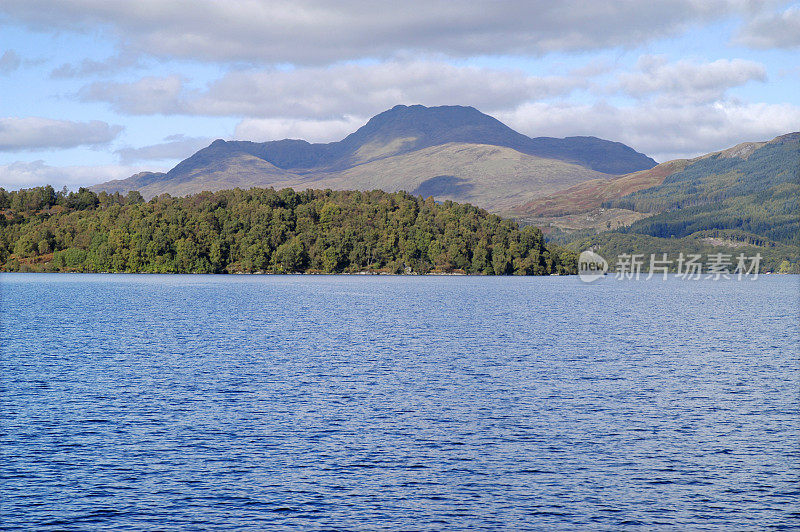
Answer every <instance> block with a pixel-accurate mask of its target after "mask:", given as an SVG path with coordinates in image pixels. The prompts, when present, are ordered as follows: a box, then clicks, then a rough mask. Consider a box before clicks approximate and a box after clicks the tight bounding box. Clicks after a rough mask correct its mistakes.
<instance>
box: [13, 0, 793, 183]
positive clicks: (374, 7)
mask: <svg viewBox="0 0 800 532" xmlns="http://www.w3.org/2000/svg"><path fill="white" fill-rule="evenodd" d="M0 26H1V27H2V32H0V186H3V187H5V188H7V189H15V188H20V187H27V186H36V185H40V184H44V183H51V184H53V185H55V186H57V187H59V188H60V186H63V185H66V186H68V187H70V188H76V187H78V186H81V185H89V184H94V183H98V182H102V181H107V180H109V179H118V178H124V177H127V176H129V175H131V174H133V173H135V172H138V171H142V170H166V169H169V168H170V167H172V166H174V165H175V164H176V163H177V162H178V161H179V160H181V159H183V158H185V157H187V156H189V155H191V153H193V152H194V151H196V150H197V149H199V148H200V147H202V146H205V145H207V144H208V143H209V142H210V141H211V140H213V139H215V138H226V139H243V140H255V141H266V140H275V139H281V138H287V137H288V138H305V139H307V140H310V141H320V142H327V141H332V140H338V139H340V138H342V137H344V136H345V135H346V134H347V133H349V132H352V131H353V130H355V129H356V128H358V127H359V126H360V125H363V123H364V122H366V120H368V119H369V117H371V116H373V115H374V114H377V113H378V112H381V111H383V110H385V109H388V108H390V107H392V106H393V105H395V104H398V103H404V104H414V103H422V104H425V105H443V104H459V105H472V106H475V107H477V108H478V109H480V110H481V111H484V112H486V113H488V114H491V115H493V116H495V117H497V118H499V119H500V120H502V121H504V122H505V123H507V124H508V125H510V126H511V127H513V128H515V129H517V130H518V131H520V132H522V133H525V134H527V135H531V136H558V137H563V136H569V135H594V136H598V137H601V138H607V139H610V140H617V141H621V142H624V143H626V144H628V145H630V146H632V147H633V148H635V149H637V150H639V151H642V152H644V153H647V154H648V155H650V156H652V157H654V158H655V159H656V160H658V161H665V160H669V159H673V158H678V157H691V156H695V155H699V154H702V153H707V152H710V151H714V150H719V149H724V148H727V147H730V146H732V145H734V144H737V143H739V142H745V141H757V140H767V139H769V138H772V137H774V136H776V135H779V134H783V133H788V132H790V131H797V130H800V96H799V95H798V94H800V91H798V90H797V87H798V86H800V61H798V60H797V57H798V53H797V52H798V49H799V48H800V4H798V3H797V2H794V3H792V2H771V1H764V2H758V1H744V0H739V1H734V0H731V1H722V0H707V1H702V2H701V1H691V0H665V1H656V2H648V3H644V2H633V1H620V2H607V3H598V2H583V1H566V2H559V3H553V2H539V1H525V2H517V1H511V0H499V1H487V2H478V1H473V2H463V3H453V2H443V1H436V0H428V1H425V2H414V1H408V2H404V3H402V4H400V3H397V2H382V1H372V2H350V1H343V2H336V3H331V2H327V3H326V2H320V1H310V0H296V1H293V2H280V1H275V2H271V1H270V2H267V1H256V0H242V1H228V2H218V1H215V0H192V1H190V0H139V1H137V2H107V1H105V0H72V1H58V0H48V1H45V0H24V1H23V0H5V1H4V2H3V3H2V5H0Z"/></svg>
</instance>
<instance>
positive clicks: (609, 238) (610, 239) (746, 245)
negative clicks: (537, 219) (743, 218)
mask: <svg viewBox="0 0 800 532" xmlns="http://www.w3.org/2000/svg"><path fill="white" fill-rule="evenodd" d="M568 247H569V248H570V249H572V250H573V251H576V252H580V251H583V250H585V249H589V248H593V249H594V250H595V251H596V252H597V253H599V254H600V255H601V256H602V257H604V258H605V259H606V260H607V261H608V262H609V265H610V266H611V267H612V268H613V267H614V262H615V260H616V258H617V257H620V256H622V255H626V254H628V255H629V254H634V253H635V254H640V255H642V256H643V258H644V267H643V270H642V271H649V261H650V256H651V255H655V257H656V259H657V260H658V259H660V258H662V254H664V253H666V254H667V259H668V260H672V261H673V263H672V268H671V270H672V271H674V270H675V268H676V266H677V259H678V257H679V256H680V254H683V255H684V256H687V255H689V254H696V255H701V256H702V257H704V258H706V257H709V256H710V255H713V254H717V253H723V254H726V255H732V256H733V257H737V256H738V255H740V254H744V255H745V256H747V257H753V256H755V255H756V254H760V255H761V262H760V269H761V271H764V272H767V271H769V272H781V273H800V247H798V246H791V245H786V244H781V243H779V242H773V241H770V240H766V239H764V238H763V237H760V236H757V235H752V234H748V233H744V232H742V231H736V230H711V231H699V232H697V233H694V234H692V235H691V236H687V237H683V238H659V237H654V236H650V235H639V234H622V233H613V232H612V233H601V234H599V235H596V236H593V237H590V238H584V239H580V240H576V241H575V242H573V243H571V244H569V246H568Z"/></svg>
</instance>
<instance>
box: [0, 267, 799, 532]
mask: <svg viewBox="0 0 800 532" xmlns="http://www.w3.org/2000/svg"><path fill="white" fill-rule="evenodd" d="M799 298H800V278H799V277H798V276H762V277H761V278H759V279H758V280H757V281H750V282H745V281H742V282H736V281H727V282H712V281H707V282H706V281H701V282H691V281H684V280H680V279H675V278H672V279H670V280H668V281H666V282H662V281H655V280H653V281H649V282H644V281H639V282H635V281H614V280H613V279H610V278H607V279H603V280H601V281H599V282H597V283H594V284H583V283H581V282H580V281H579V280H578V279H577V278H574V277H554V278H476V277H469V278H466V277H371V276H359V277H353V276H351V277H317V276H190V275H186V276H139V275H67V274H56V275H47V274H4V275H2V276H0V307H1V310H0V324H2V333H1V338H2V348H1V350H0V376H1V378H2V390H1V391H2V394H1V396H2V399H1V400H0V401H1V402H0V414H1V416H2V417H1V418H0V419H1V420H2V422H1V427H2V435H1V436H0V438H2V439H1V440H0V447H1V448H2V456H1V457H0V458H1V460H0V483H1V484H0V486H1V488H0V489H2V492H1V495H2V498H1V501H2V502H0V504H2V506H1V507H0V518H1V519H0V523H1V524H0V527H2V528H3V529H16V528H19V529H26V530H27V529H47V530H55V529H58V530H115V529H118V530H156V529H161V530H214V529H216V530H238V529H242V530H245V529H250V530H258V529H269V530H282V529H285V530H382V529H386V530H498V529H508V530H576V529H581V530H587V529H588V530H592V529H602V530H608V529H617V528H632V529H637V528H638V529H642V530H653V529H692V530H703V529H707V530H718V529H729V530H753V529H769V528H792V527H795V528H797V527H798V525H800V510H799V508H800V491H799V490H800V488H799V487H798V486H799V484H798V482H799V481H800V443H799V442H800V415H799V413H798V408H799V403H800V367H798V364H799V360H800V350H799V349H798V343H799V342H800V331H799V330H798V327H799V325H798V324H800V301H799Z"/></svg>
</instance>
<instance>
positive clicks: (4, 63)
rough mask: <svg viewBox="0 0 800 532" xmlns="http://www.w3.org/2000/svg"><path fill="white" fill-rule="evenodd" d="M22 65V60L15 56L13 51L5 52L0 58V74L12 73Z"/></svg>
mask: <svg viewBox="0 0 800 532" xmlns="http://www.w3.org/2000/svg"><path fill="white" fill-rule="evenodd" d="M21 64H22V59H20V57H19V56H18V55H17V52H15V51H14V50H6V51H5V53H3V55H2V56H0V74H8V73H10V72H14V71H15V70H16V69H18V68H19V66H20V65H21Z"/></svg>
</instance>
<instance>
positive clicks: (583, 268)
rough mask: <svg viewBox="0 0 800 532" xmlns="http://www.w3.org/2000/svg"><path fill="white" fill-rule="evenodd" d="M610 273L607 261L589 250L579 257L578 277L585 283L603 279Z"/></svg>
mask: <svg viewBox="0 0 800 532" xmlns="http://www.w3.org/2000/svg"><path fill="white" fill-rule="evenodd" d="M607 271H608V263H607V262H606V259H604V258H603V257H601V256H600V255H598V254H597V253H595V252H594V251H592V250H591V249H587V250H586V251H584V252H583V253H581V254H580V255H579V256H578V277H580V278H581V281H583V282H585V283H591V282H592V281H596V280H597V279H600V278H601V277H603V276H604V275H605V274H606V272H607Z"/></svg>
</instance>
